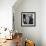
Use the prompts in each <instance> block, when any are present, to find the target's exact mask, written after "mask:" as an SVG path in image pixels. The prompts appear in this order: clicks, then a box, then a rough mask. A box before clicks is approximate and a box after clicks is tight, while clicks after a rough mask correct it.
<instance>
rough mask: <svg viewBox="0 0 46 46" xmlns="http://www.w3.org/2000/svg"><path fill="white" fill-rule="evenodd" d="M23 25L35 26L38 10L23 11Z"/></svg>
mask: <svg viewBox="0 0 46 46" xmlns="http://www.w3.org/2000/svg"><path fill="white" fill-rule="evenodd" d="M21 26H22V27H35V26H36V12H21Z"/></svg>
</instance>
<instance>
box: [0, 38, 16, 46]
mask: <svg viewBox="0 0 46 46" xmlns="http://www.w3.org/2000/svg"><path fill="white" fill-rule="evenodd" d="M0 46H16V45H15V39H13V40H6V42H4V43H2V44H1V45H0Z"/></svg>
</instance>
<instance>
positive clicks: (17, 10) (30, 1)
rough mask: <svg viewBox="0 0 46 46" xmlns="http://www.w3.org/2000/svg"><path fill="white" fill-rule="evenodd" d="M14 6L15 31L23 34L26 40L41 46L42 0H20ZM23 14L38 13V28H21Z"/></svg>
mask: <svg viewBox="0 0 46 46" xmlns="http://www.w3.org/2000/svg"><path fill="white" fill-rule="evenodd" d="M18 2H19V4H18V3H15V5H14V6H13V14H14V20H15V22H14V24H15V30H18V32H22V33H23V37H24V39H26V38H27V39H31V40H33V41H34V42H35V44H36V46H41V31H40V30H41V29H40V27H41V26H40V25H41V21H40V20H41V1H40V0H23V1H22V2H21V0H18ZM21 12H36V26H35V27H22V26H21Z"/></svg>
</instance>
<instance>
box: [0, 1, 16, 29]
mask: <svg viewBox="0 0 46 46" xmlns="http://www.w3.org/2000/svg"><path fill="white" fill-rule="evenodd" d="M15 2H16V0H0V27H7V28H9V29H12V6H13V5H14V3H15Z"/></svg>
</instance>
